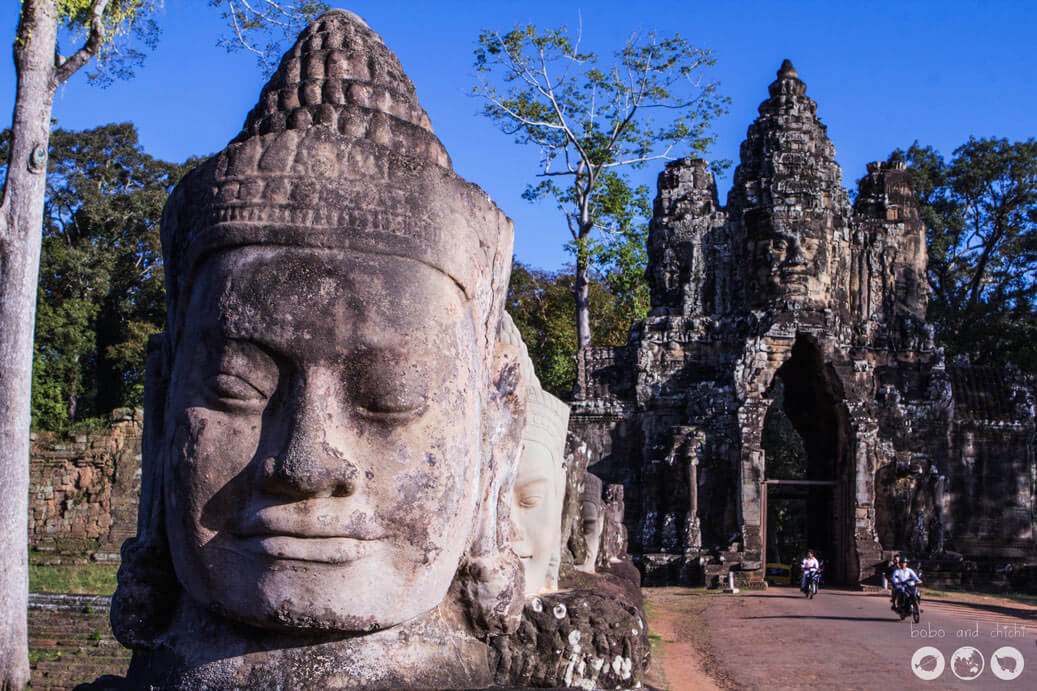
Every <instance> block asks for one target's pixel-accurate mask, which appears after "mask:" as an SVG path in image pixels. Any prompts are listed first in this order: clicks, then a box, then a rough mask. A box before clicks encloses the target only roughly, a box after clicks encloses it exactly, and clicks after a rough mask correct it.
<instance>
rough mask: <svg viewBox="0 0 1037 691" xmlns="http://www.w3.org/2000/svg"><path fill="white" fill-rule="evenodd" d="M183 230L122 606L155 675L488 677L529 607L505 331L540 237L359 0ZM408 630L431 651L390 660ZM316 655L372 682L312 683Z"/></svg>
mask: <svg viewBox="0 0 1037 691" xmlns="http://www.w3.org/2000/svg"><path fill="white" fill-rule="evenodd" d="M161 235H162V244H163V255H164V259H165V270H166V279H167V280H166V286H167V291H168V296H167V299H168V325H167V331H166V333H165V334H163V335H160V336H158V337H153V338H152V341H151V343H150V344H149V350H150V353H149V357H148V368H147V384H146V392H145V398H146V419H145V426H146V429H145V439H144V445H143V479H142V490H141V502H140V505H141V515H140V518H139V522H138V534H137V536H136V538H134V539H131V540H129V541H127V543H126V545H125V546H124V548H123V565H122V568H121V569H120V576H119V588H118V590H117V592H116V595H115V598H114V601H113V609H112V622H113V628H114V630H115V632H116V634H117V636H118V637H119V639H120V640H121V641H122V642H123V643H125V644H126V645H128V646H130V647H133V648H134V649H135V651H136V652H135V658H134V665H133V666H131V676H132V674H133V673H134V670H135V669H136V670H137V671H138V672H139V673H140V675H142V676H138V679H139V680H144V681H149V683H150V681H153V680H155V679H159V680H160V681H161V683H164V684H170V685H177V684H179V685H190V684H191V683H193V682H194V681H198V680H200V679H202V678H206V679H208V678H222V679H224V680H226V679H231V678H232V679H235V680H237V681H235V682H234V683H235V684H236V683H238V682H239V681H240V680H242V679H244V678H245V677H243V676H242V675H249V674H251V675H252V676H253V677H255V678H256V679H259V678H261V676H262V675H263V674H269V675H272V676H270V677H269V679H272V678H274V677H277V678H278V679H281V681H282V682H284V683H286V684H289V685H290V684H302V685H306V684H331V685H333V686H334V685H339V686H340V685H364V684H367V685H379V684H380V685H383V686H384V685H394V686H399V687H404V686H407V685H413V684H418V685H428V686H437V685H439V686H442V687H446V686H449V685H452V684H460V685H465V684H467V685H479V684H483V683H485V678H484V677H483V676H480V675H485V671H483V670H481V669H479V665H478V663H477V662H473V661H472V660H462V659H460V657H463V656H461V655H460V653H459V652H458V651H459V650H461V649H462V648H463V647H464V646H465V645H466V641H468V640H473V641H474V640H475V638H474V637H478V636H484V635H487V634H488V633H489V632H493V631H501V630H505V629H507V628H508V627H509V626H512V625H513V624H514V623H515V622H516V621H517V617H518V613H519V611H520V609H521V595H522V593H521V592H518V590H519V589H518V587H517V584H518V582H519V576H518V570H519V569H520V568H521V566H520V565H519V563H518V561H517V560H516V559H515V557H514V555H513V553H512V552H511V550H510V549H509V547H508V544H507V529H506V526H505V527H503V528H502V525H501V524H502V523H505V524H506V523H507V521H508V520H509V519H508V508H509V502H510V498H511V497H510V495H511V486H510V484H509V483H510V482H511V481H513V479H514V464H515V459H516V458H517V456H518V445H519V442H520V438H519V434H520V431H521V426H522V408H523V405H522V402H521V401H518V400H517V399H518V398H520V397H521V396H523V395H524V394H523V393H522V391H521V385H520V383H519V377H518V376H517V370H518V369H519V366H518V363H517V361H516V355H515V354H514V353H513V352H508V351H507V349H506V348H505V349H503V350H502V349H501V347H499V346H497V345H496V339H495V338H494V337H495V335H496V333H497V327H498V323H499V321H500V319H501V315H502V314H503V302H504V297H505V293H506V289H507V284H508V276H509V272H510V261H511V254H512V244H511V243H512V225H511V221H510V220H509V219H508V218H507V217H505V216H504V214H503V213H502V212H501V211H500V210H499V209H498V208H497V207H496V206H495V205H494V204H493V202H492V201H491V200H490V199H489V198H488V197H487V195H486V194H485V193H484V192H483V191H482V190H480V189H479V188H478V187H476V186H475V185H472V184H469V183H467V182H465V181H464V180H462V179H461V178H460V177H458V176H457V175H456V174H455V173H454V172H453V171H452V170H451V168H450V159H449V157H448V156H447V154H446V152H445V150H444V149H443V146H442V145H441V144H440V142H439V140H438V139H437V138H436V136H435V135H434V134H433V132H432V130H431V126H430V124H429V120H428V117H427V116H426V114H425V112H424V111H423V110H422V109H421V107H420V106H419V105H418V101H417V97H416V95H415V91H414V86H413V84H412V83H411V82H410V80H409V79H408V78H407V77H406V75H405V74H404V72H403V69H402V67H401V66H400V64H399V61H398V60H397V58H396V56H395V55H394V54H393V53H392V52H391V51H390V50H389V49H388V48H387V47H386V46H385V45H384V43H383V42H382V40H381V39H380V38H379V37H378V36H377V35H376V34H375V33H374V32H372V31H371V30H370V29H369V28H368V27H367V25H366V24H365V23H364V22H363V21H362V20H360V19H359V18H357V17H356V16H355V15H353V14H351V13H349V12H345V11H341V10H336V11H332V12H329V13H327V14H325V15H324V16H322V17H321V18H320V19H319V20H318V21H316V22H314V23H313V24H312V25H311V26H310V27H309V28H307V29H306V30H305V31H303V32H302V34H301V35H300V36H299V39H298V41H297V42H296V44H295V46H294V47H293V48H292V49H291V50H290V51H289V52H288V53H287V54H286V55H285V56H284V58H283V60H282V62H281V65H280V67H279V68H278V70H277V72H276V73H275V74H274V76H273V77H272V78H271V79H270V81H269V83H268V84H267V85H266V86H265V87H264V89H263V91H262V94H261V96H260V100H259V103H258V104H257V106H256V107H255V108H254V109H253V110H252V112H251V113H250V114H249V116H248V118H247V119H246V122H245V126H244V128H243V129H242V132H241V133H240V134H239V135H238V136H237V137H236V138H235V139H234V140H233V141H232V142H231V143H230V144H228V146H227V148H226V149H224V150H223V151H222V152H220V153H219V154H217V155H216V156H214V157H213V158H211V159H209V160H207V161H205V162H204V163H202V164H201V165H200V166H199V167H197V168H196V169H194V170H193V171H191V172H190V173H188V174H187V175H186V176H185V177H184V179H183V180H182V181H181V182H180V184H179V185H177V187H176V189H175V190H174V191H173V193H172V195H171V196H170V199H169V201H168V203H167V205H166V209H165V213H164V215H163V221H162V231H161ZM430 517H435V520H429V519H430ZM221 622H228V623H227V624H224V623H221ZM459 622H463V623H459ZM242 624H244V626H242ZM401 626H402V627H407V626H410V627H412V628H414V627H423V628H421V631H422V633H421V635H413V636H412V637H411V639H412V642H413V641H418V642H413V644H412V645H411V646H410V647H408V648H407V649H406V650H405V651H404V653H403V654H402V655H401V656H400V657H399V658H398V659H396V660H390V659H389V658H388V657H386V656H385V655H384V650H383V651H382V653H380V654H379V655H380V657H379V655H370V656H368V657H366V658H365V656H364V652H363V651H364V648H363V645H364V643H363V641H364V640H366V639H372V638H374V639H377V638H378V637H379V634H380V633H381V634H386V635H388V633H387V632H391V631H395V630H398V629H399V628H400V627H401ZM372 632H374V633H372ZM329 634H334V636H333V638H334V640H333V641H331V642H328V641H330V639H326V638H320V636H325V637H326V636H328V635H329ZM437 635H438V638H437V637H436V636H437ZM285 636H289V637H291V636H295V637H296V638H294V639H291V640H286V639H285V638H284V637H285ZM307 636H309V638H307ZM342 636H346V637H345V638H343V637H342ZM465 636H468V638H465ZM278 637H280V638H278ZM314 637H317V638H314ZM318 639H319V640H318ZM382 639H384V640H390V639H388V638H386V637H385V636H382V638H381V639H379V640H382ZM420 641H425V643H421V642H420ZM396 644H398V641H397V642H396ZM387 645H388V646H389V647H390V648H391V647H392V645H393V644H392V643H391V641H390V643H388V644H387ZM421 645H426V649H425V650H424V651H423V652H420V653H415V652H413V651H414V650H415V649H416V648H417V647H420V646H421ZM308 646H309V647H308ZM322 646H323V647H322ZM328 646H330V647H328ZM336 646H338V647H336ZM309 649H319V652H320V653H321V654H324V655H325V657H327V656H329V655H330V656H331V658H335V657H336V656H338V657H339V658H342V660H349V661H350V662H349V670H350V671H348V672H343V671H341V669H345V668H344V667H342V668H341V669H340V668H336V667H335V665H334V664H324V663H322V664H323V666H319V665H316V666H315V665H310V666H307V667H306V668H305V671H298V670H301V669H303V667H301V666H299V665H298V664H297V662H298V659H299V658H297V657H296V658H292V657H291V656H292V655H301V654H303V652H300V651H306V650H309ZM256 650H263V651H265V654H266V655H267V657H266V658H262V659H260V658H256V657H252V658H249V659H247V660H246V657H247V655H246V653H247V652H248V651H253V653H254V652H255V651H256ZM335 651H340V652H335ZM251 654H252V653H249V655H251ZM437 655H438V656H441V657H442V658H443V660H444V661H443V662H442V664H440V662H433V661H431V660H432V659H433V658H435V656H437ZM408 656H411V657H408ZM450 656H453V657H450ZM138 658H139V660H138ZM454 658H458V659H454ZM322 659H324V658H322ZM328 659H330V658H328ZM336 659H337V658H336ZM229 661H234V662H233V663H232V662H229ZM290 661H295V662H296V664H294V665H289V664H287V662H290ZM408 661H410V664H408ZM343 664H345V663H343ZM235 665H236V666H235ZM149 666H150V668H151V669H152V671H150V672H146V671H140V670H145V669H146V668H149ZM289 667H292V668H293V669H295V670H296V671H294V672H293V671H288V668H289ZM340 667H341V666H340ZM419 667H420V668H421V669H418V668H419ZM455 668H456V669H455ZM469 668H470V669H469ZM458 669H459V671H458ZM155 670H157V671H155ZM442 670H445V671H442ZM455 672H456V673H457V674H460V675H461V677H463V681H459V677H458V676H456V675H455V676H451V675H452V674H455ZM436 674H440V676H438V677H437V676H436ZM163 675H164V676H163ZM178 675H179V676H178ZM191 675H195V676H191ZM206 675H209V676H206ZM221 675H222V676H221ZM257 675H259V676H257ZM277 675H281V676H277ZM284 675H289V676H284ZM292 675H294V676H292ZM299 675H302V676H299ZM307 675H308V676H307ZM322 675H323V676H322ZM328 675H332V676H328ZM334 675H338V676H334ZM343 675H345V676H343ZM350 675H352V676H350ZM282 677H283V678H282ZM263 678H266V677H263ZM269 679H268V680H269ZM228 683H229V682H228ZM242 683H244V682H242Z"/></svg>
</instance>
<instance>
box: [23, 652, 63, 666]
mask: <svg viewBox="0 0 1037 691" xmlns="http://www.w3.org/2000/svg"><path fill="white" fill-rule="evenodd" d="M58 659H61V651H60V650H30V651H29V664H30V665H34V664H36V663H37V662H41V661H46V662H49V661H52V660H58Z"/></svg>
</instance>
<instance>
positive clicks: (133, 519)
mask: <svg viewBox="0 0 1037 691" xmlns="http://www.w3.org/2000/svg"><path fill="white" fill-rule="evenodd" d="M142 417H143V411H141V410H136V411H134V410H130V409H128V408H120V409H118V410H115V411H114V412H113V413H112V418H111V428H110V429H108V430H105V431H104V432H97V433H91V434H79V435H76V436H75V437H73V438H72V439H62V438H59V437H56V436H54V435H52V434H48V433H39V434H33V435H32V447H31V452H30V462H29V481H30V487H31V491H30V496H29V535H28V540H29V549H30V550H33V551H34V552H36V553H37V556H35V557H34V558H35V559H38V560H44V561H69V560H71V561H76V560H84V559H89V560H92V561H97V562H109V561H114V562H118V560H119V548H120V547H121V546H122V543H123V541H124V540H126V539H127V538H129V537H133V534H134V532H136V526H137V501H138V497H139V495H140V439H141V423H142Z"/></svg>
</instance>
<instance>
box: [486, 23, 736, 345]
mask: <svg viewBox="0 0 1037 691" xmlns="http://www.w3.org/2000/svg"><path fill="white" fill-rule="evenodd" d="M713 64H714V58H713V56H712V54H711V53H710V52H709V51H706V50H700V49H696V48H694V47H692V46H691V45H689V44H688V43H687V41H685V40H684V39H682V38H680V37H679V36H673V37H671V38H663V37H657V36H656V35H655V34H653V33H648V34H644V35H640V34H634V35H632V36H631V38H630V39H629V40H628V41H627V42H626V43H625V44H624V45H623V46H622V47H621V48H620V49H619V50H618V51H616V52H615V54H614V56H613V59H612V61H611V62H610V63H609V64H607V65H599V58H598V56H597V55H595V54H594V53H590V52H586V51H584V50H582V49H581V47H580V36H579V35H577V36H576V37H575V38H573V37H570V35H569V34H568V32H567V30H566V29H565V28H561V29H547V30H543V31H538V30H537V29H536V28H535V27H533V26H524V27H517V28H515V29H513V30H511V31H508V32H506V33H503V34H502V33H498V32H496V31H489V30H485V31H483V32H482V33H481V34H480V36H479V39H478V44H477V47H476V50H475V69H476V72H477V74H478V75H479V77H480V80H481V81H480V84H479V85H478V86H476V87H475V90H474V92H475V94H477V95H479V96H481V97H483V98H484V99H485V101H486V105H485V107H484V109H483V114H484V115H485V116H486V117H488V118H489V119H490V120H492V121H494V122H495V123H497V125H498V126H499V127H500V128H501V130H503V131H504V132H505V133H506V134H509V135H511V136H513V137H514V138H515V141H516V143H519V144H532V145H534V146H537V147H538V148H539V149H540V152H541V168H540V172H539V173H538V177H539V178H540V181H539V182H537V183H536V184H531V185H529V186H528V187H527V189H526V191H525V193H524V196H525V197H526V198H527V199H529V200H538V199H542V198H545V197H550V198H552V199H554V200H555V201H556V202H557V204H558V207H559V209H560V210H562V211H563V213H564V215H565V220H566V223H567V225H568V229H569V234H570V238H571V244H570V245H569V247H570V249H571V250H572V252H573V254H574V255H575V276H574V282H573V295H574V297H575V302H576V311H575V312H576V320H575V321H576V333H577V343H578V345H579V346H580V347H583V346H586V345H590V343H591V337H592V329H591V322H590V311H591V310H590V277H591V266H592V264H593V262H594V260H595V258H598V257H600V256H601V254H602V252H603V251H604V252H606V253H607V252H608V251H610V250H609V248H608V246H609V245H612V244H615V243H616V242H618V243H619V245H620V246H622V245H623V242H622V237H623V236H624V235H625V234H629V232H630V230H631V229H630V227H629V225H627V226H625V225H624V224H629V223H631V222H632V219H633V218H635V217H637V216H639V215H642V214H644V213H645V211H644V209H645V207H646V206H647V204H646V203H645V204H642V203H641V202H640V200H641V199H642V198H643V197H644V196H646V195H642V194H640V192H639V191H637V190H633V189H632V188H631V186H630V184H629V182H628V181H627V179H626V177H625V172H624V171H627V170H629V169H631V168H638V167H641V166H644V165H645V164H646V163H648V162H650V161H656V160H661V159H670V158H676V157H677V156H676V154H677V153H679V154H680V155H686V154H687V153H689V152H693V151H695V152H703V151H706V150H707V149H708V147H709V146H710V144H711V143H712V142H713V136H712V134H710V125H711V124H712V121H713V119H714V118H716V117H718V116H719V115H721V114H723V113H724V112H726V104H727V99H726V98H723V97H721V96H720V95H719V93H718V84H717V82H712V81H706V80H705V79H704V78H703V76H702V74H703V72H704V71H705V70H706V68H708V67H710V66H712V65H713ZM643 220H644V218H642V221H643ZM595 230H597V231H600V232H601V235H602V236H604V237H605V238H606V240H605V243H604V244H605V245H606V247H605V248H604V249H602V248H600V247H598V246H596V243H598V242H600V240H599V239H598V235H597V234H595V233H594V231H595ZM616 235H618V236H619V240H618V241H617V240H614V239H613V238H614V236H616Z"/></svg>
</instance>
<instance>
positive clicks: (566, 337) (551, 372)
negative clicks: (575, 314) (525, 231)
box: [505, 261, 630, 399]
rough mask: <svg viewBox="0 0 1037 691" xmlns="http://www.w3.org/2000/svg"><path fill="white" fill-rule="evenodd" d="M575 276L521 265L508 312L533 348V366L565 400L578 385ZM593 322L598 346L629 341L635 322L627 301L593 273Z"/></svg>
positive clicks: (545, 384)
mask: <svg viewBox="0 0 1037 691" xmlns="http://www.w3.org/2000/svg"><path fill="white" fill-rule="evenodd" d="M573 280H574V278H573V272H572V268H571V267H569V268H567V269H565V270H562V271H544V270H543V269H535V268H533V267H531V266H528V265H526V264H523V263H521V262H519V261H515V262H514V263H513V264H512V268H511V283H510V284H509V286H508V298H507V303H506V306H505V308H506V309H507V311H508V313H509V314H511V317H512V319H514V320H515V325H516V326H517V327H518V330H519V333H521V334H522V340H523V341H524V342H525V344H526V347H527V348H528V349H529V357H530V359H531V360H532V361H533V368H534V369H535V370H536V373H537V377H538V378H539V379H540V383H541V385H542V386H543V387H544V389H545V390H546V391H549V392H550V393H552V394H554V395H555V396H558V397H559V398H562V399H568V398H569V397H570V396H571V395H572V389H573V384H574V383H575V381H576V351H577V340H576V325H575V323H574V322H573V319H572V289H573ZM588 294H589V302H590V308H591V309H590V312H591V317H592V319H591V324H592V325H593V329H594V334H593V335H594V340H595V341H597V342H598V343H609V344H622V343H625V342H626V338H627V332H628V331H629V329H630V319H629V318H628V316H629V313H628V310H627V304H626V302H625V301H624V298H623V297H621V296H617V295H616V294H614V293H613V292H611V291H610V289H609V284H608V282H607V281H604V280H601V279H600V278H599V277H597V276H596V275H594V274H593V273H592V274H591V278H590V281H589V286H588Z"/></svg>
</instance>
